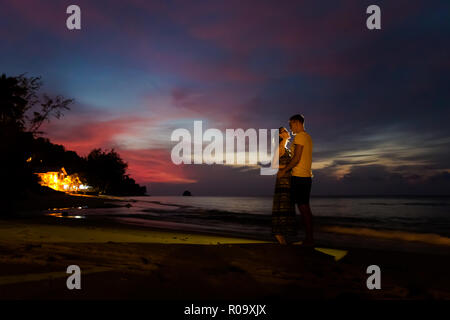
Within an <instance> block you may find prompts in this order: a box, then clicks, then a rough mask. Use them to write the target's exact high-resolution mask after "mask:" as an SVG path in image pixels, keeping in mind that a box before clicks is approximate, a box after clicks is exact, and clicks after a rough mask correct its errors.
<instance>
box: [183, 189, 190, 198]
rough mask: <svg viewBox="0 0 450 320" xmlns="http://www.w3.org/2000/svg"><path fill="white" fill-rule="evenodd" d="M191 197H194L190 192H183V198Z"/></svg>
mask: <svg viewBox="0 0 450 320" xmlns="http://www.w3.org/2000/svg"><path fill="white" fill-rule="evenodd" d="M190 196H192V193H191V192H190V191H189V190H186V191H184V192H183V197H190Z"/></svg>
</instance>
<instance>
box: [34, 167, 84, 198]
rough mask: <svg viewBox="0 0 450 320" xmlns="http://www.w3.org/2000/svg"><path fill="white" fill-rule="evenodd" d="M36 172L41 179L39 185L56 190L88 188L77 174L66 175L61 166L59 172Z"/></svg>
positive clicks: (69, 190) (65, 190) (66, 190)
mask: <svg viewBox="0 0 450 320" xmlns="http://www.w3.org/2000/svg"><path fill="white" fill-rule="evenodd" d="M36 174H37V175H38V176H39V178H40V179H41V181H40V185H41V186H46V187H49V188H52V189H54V190H57V191H63V192H74V191H79V190H85V189H87V188H88V187H87V186H85V185H83V184H82V182H81V180H80V178H79V177H78V175H77V174H72V175H68V174H67V172H66V170H65V169H64V168H61V170H60V171H59V172H58V171H49V172H42V173H36Z"/></svg>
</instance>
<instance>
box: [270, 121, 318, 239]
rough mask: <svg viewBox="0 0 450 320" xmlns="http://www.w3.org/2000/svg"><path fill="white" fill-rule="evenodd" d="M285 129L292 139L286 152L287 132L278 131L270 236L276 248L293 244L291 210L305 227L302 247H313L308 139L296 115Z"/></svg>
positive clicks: (293, 218)
mask: <svg viewBox="0 0 450 320" xmlns="http://www.w3.org/2000/svg"><path fill="white" fill-rule="evenodd" d="M289 127H290V129H291V131H292V134H293V135H294V140H293V142H292V143H291V146H290V148H288V147H287V143H288V141H289V139H290V138H291V136H290V134H289V131H288V130H287V129H286V128H284V127H281V128H280V129H279V136H280V137H279V139H280V145H279V150H278V151H279V152H278V166H279V170H278V174H277V179H276V183H275V194H274V198H273V207H272V234H273V235H274V236H275V237H276V239H277V240H278V242H279V243H280V244H288V243H291V242H293V239H294V238H295V236H296V235H297V224H296V219H295V207H296V206H297V207H298V210H299V211H300V216H301V221H302V223H303V225H304V227H305V239H304V241H303V242H302V245H304V246H311V247H312V246H313V245H314V239H313V217H312V212H311V208H310V206H309V198H310V193H311V183H312V171H311V164H312V148H313V143H312V140H311V136H310V135H309V134H308V133H307V132H306V131H305V119H304V117H303V116H302V115H300V114H296V115H294V116H292V117H291V118H290V119H289Z"/></svg>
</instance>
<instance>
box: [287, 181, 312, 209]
mask: <svg viewBox="0 0 450 320" xmlns="http://www.w3.org/2000/svg"><path fill="white" fill-rule="evenodd" d="M311 184H312V178H306V177H305V178H304V177H295V176H292V177H291V200H292V201H293V202H294V203H296V204H309V195H310V194H311Z"/></svg>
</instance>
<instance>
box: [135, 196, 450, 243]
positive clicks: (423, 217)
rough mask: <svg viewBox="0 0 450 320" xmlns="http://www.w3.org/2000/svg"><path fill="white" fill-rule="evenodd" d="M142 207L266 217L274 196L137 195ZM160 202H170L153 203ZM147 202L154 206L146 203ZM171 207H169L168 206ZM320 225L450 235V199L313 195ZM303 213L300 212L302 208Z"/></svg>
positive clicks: (223, 217)
mask: <svg viewBox="0 0 450 320" xmlns="http://www.w3.org/2000/svg"><path fill="white" fill-rule="evenodd" d="M130 199H133V200H136V201H137V202H138V204H136V205H137V206H139V207H142V208H144V209H146V211H147V212H148V213H151V212H153V213H158V216H159V217H161V218H164V217H167V218H168V217H178V218H183V221H184V222H186V221H188V220H189V218H192V219H200V220H206V221H208V220H214V219H217V220H220V221H223V222H227V221H230V222H231V221H239V220H240V221H242V222H244V221H248V222H251V221H255V222H261V221H267V220H270V216H271V213H272V198H271V197H169V196H167V197H134V198H130ZM158 203H161V204H165V205H162V206H160V207H154V206H153V205H158ZM147 204H149V206H148V207H147ZM167 205H169V206H167ZM311 208H312V211H313V215H314V217H315V220H316V223H319V224H320V225H334V226H336V225H338V226H348V227H366V228H375V229H385V230H399V231H416V232H423V233H434V234H439V235H443V236H450V198H429V197H426V198H420V197H398V198H393V197H386V198H380V197H367V198H350V197H345V198H337V197H313V198H312V199H311ZM297 213H298V211H297Z"/></svg>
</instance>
